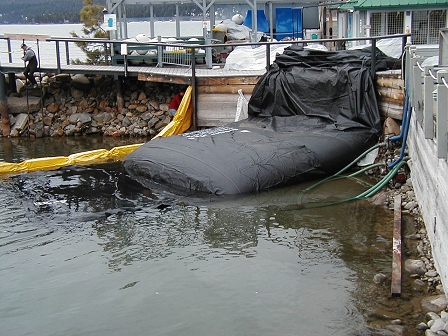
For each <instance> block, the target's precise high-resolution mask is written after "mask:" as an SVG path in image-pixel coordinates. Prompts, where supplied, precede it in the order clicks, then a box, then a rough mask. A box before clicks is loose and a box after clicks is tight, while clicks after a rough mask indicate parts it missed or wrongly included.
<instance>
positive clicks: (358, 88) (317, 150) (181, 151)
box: [123, 47, 390, 194]
mask: <svg viewBox="0 0 448 336" xmlns="http://www.w3.org/2000/svg"><path fill="white" fill-rule="evenodd" d="M377 60H378V66H379V67H383V68H387V62H389V61H390V59H387V58H386V57H383V56H382V55H381V53H380V52H378V54H377ZM386 61H387V62H386ZM380 126H381V125H380V115H379V112H378V105H377V101H376V91H375V87H374V85H373V80H372V78H371V72H370V51H368V50H355V51H341V52H322V51H311V50H307V51H304V50H298V49H297V48H295V47H291V48H288V49H287V50H286V51H285V53H284V54H283V55H278V56H277V59H276V61H275V62H274V64H273V65H272V66H271V68H270V70H269V71H268V72H267V73H266V74H265V76H264V77H263V78H262V79H261V80H260V81H259V83H258V84H257V85H256V86H255V88H254V91H253V93H252V97H251V99H250V101H249V118H248V119H246V120H243V121H240V122H237V123H232V124H229V125H226V126H225V127H216V128H211V129H207V130H201V131H196V132H189V133H185V134H182V135H177V136H170V137H166V138H158V139H155V140H152V141H149V142H148V143H146V144H144V145H143V146H142V147H140V148H139V149H137V150H135V151H134V152H132V153H131V154H130V155H129V156H128V157H127V158H126V159H125V160H124V163H123V164H124V167H125V169H126V170H127V172H128V173H129V174H130V176H131V177H132V178H134V179H136V180H137V181H139V182H140V183H142V184H143V185H145V186H148V187H152V186H154V185H155V184H158V185H163V186H165V187H170V188H171V189H172V190H177V191H179V192H184V193H185V192H187V193H202V192H203V193H211V194H238V193H246V192H252V191H259V190H263V189H267V188H272V187H277V186H282V185H288V184H292V183H298V182H301V181H305V180H307V179H311V178H316V177H322V176H325V175H329V174H332V173H334V172H336V171H338V170H339V169H341V168H343V167H344V166H345V165H347V164H348V163H350V162H351V161H353V160H354V159H355V158H356V157H357V156H359V154H361V153H362V152H364V151H365V150H366V149H368V148H370V147H371V146H373V145H374V144H375V143H376V142H377V141H378V138H379V135H380V129H381V127H380Z"/></svg>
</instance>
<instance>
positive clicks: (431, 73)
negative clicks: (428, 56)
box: [428, 69, 437, 80]
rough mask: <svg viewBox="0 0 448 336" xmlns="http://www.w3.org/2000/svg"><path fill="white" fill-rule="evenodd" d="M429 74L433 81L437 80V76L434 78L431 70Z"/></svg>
mask: <svg viewBox="0 0 448 336" xmlns="http://www.w3.org/2000/svg"><path fill="white" fill-rule="evenodd" d="M428 72H429V75H430V76H431V77H432V79H435V80H436V79H437V76H434V75H433V73H432V70H431V69H429V70H428Z"/></svg>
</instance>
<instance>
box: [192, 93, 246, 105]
mask: <svg viewBox="0 0 448 336" xmlns="http://www.w3.org/2000/svg"><path fill="white" fill-rule="evenodd" d="M237 101H238V95H234V94H231V93H228V94H226V93H209V94H201V95H198V103H211V104H219V103H230V104H234V105H235V107H236V103H237Z"/></svg>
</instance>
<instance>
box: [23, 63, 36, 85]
mask: <svg viewBox="0 0 448 336" xmlns="http://www.w3.org/2000/svg"><path fill="white" fill-rule="evenodd" d="M36 69H37V61H35V60H34V59H32V60H30V61H29V62H28V64H27V66H26V67H25V71H24V72H23V74H24V75H25V77H26V79H28V81H29V82H30V83H31V84H34V85H35V84H37V82H36V79H35V78H34V71H36Z"/></svg>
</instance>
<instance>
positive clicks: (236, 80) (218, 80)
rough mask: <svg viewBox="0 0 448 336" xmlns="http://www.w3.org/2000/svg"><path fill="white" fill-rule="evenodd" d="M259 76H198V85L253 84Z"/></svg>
mask: <svg viewBox="0 0 448 336" xmlns="http://www.w3.org/2000/svg"><path fill="white" fill-rule="evenodd" d="M260 78H261V76H254V77H247V76H244V77H198V78H197V81H198V85H200V86H201V85H202V86H211V85H255V84H257V83H258V81H259V80H260Z"/></svg>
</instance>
